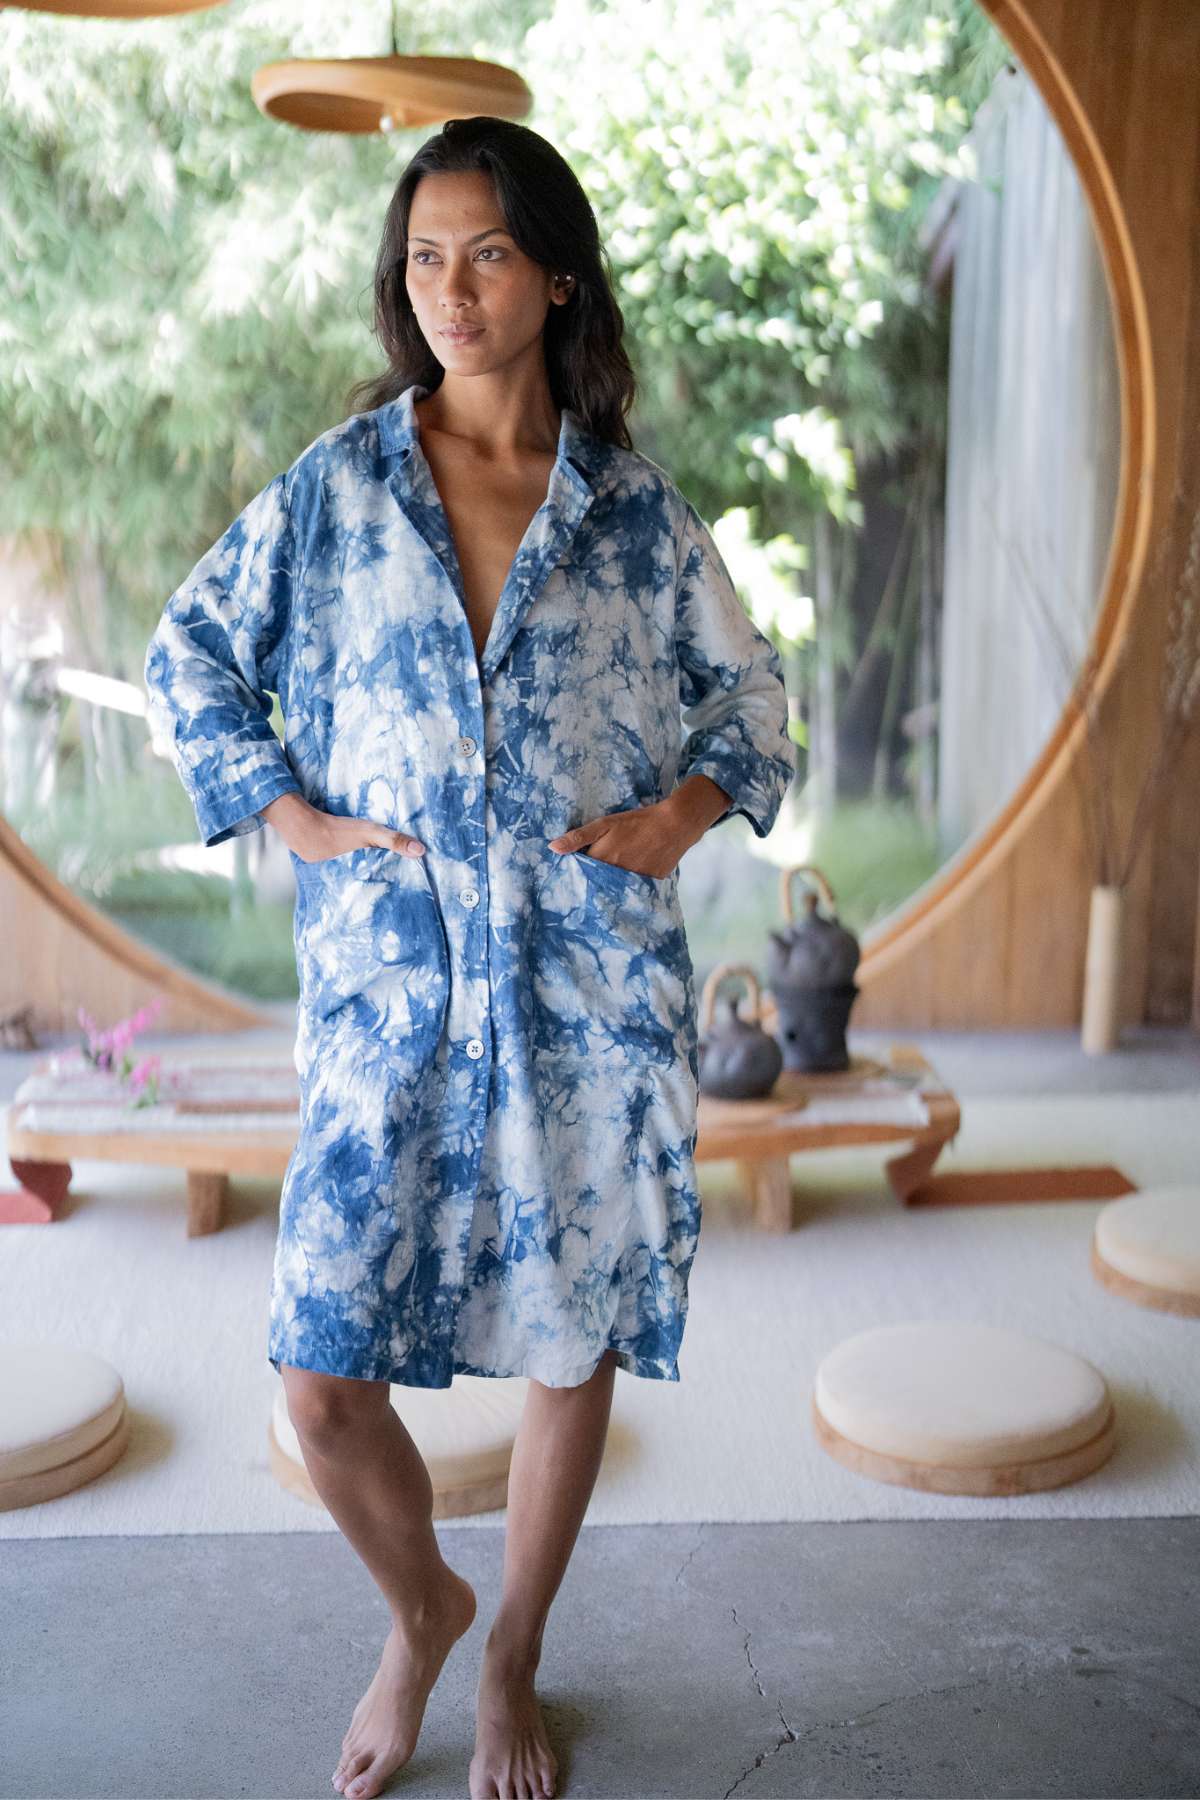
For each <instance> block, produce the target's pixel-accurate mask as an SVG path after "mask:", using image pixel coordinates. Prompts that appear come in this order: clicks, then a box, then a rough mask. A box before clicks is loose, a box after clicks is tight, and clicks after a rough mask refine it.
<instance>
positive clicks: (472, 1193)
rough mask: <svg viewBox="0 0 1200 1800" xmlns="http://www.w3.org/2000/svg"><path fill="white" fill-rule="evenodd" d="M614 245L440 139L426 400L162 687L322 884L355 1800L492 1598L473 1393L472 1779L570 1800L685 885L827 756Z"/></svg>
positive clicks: (554, 168) (158, 674) (644, 1304)
mask: <svg viewBox="0 0 1200 1800" xmlns="http://www.w3.org/2000/svg"><path fill="white" fill-rule="evenodd" d="M606 260H607V259H606V257H605V254H604V252H603V250H602V248H601V245H600V242H599V238H598V234H597V229H596V222H595V219H594V217H593V214H592V211H591V208H590V206H589V204H588V201H587V199H586V196H585V195H584V193H583V190H582V188H581V187H580V185H579V183H578V181H577V180H576V178H575V177H574V175H573V174H572V172H571V170H570V169H569V168H568V166H567V164H566V163H565V162H564V161H563V159H562V158H561V157H560V156H559V155H558V153H557V152H556V151H555V150H554V149H553V148H552V147H551V146H550V145H549V144H548V143H547V142H546V141H545V140H544V139H542V138H541V137H539V136H538V135H537V134H536V133H534V132H532V131H530V130H528V129H527V128H526V127H524V126H520V125H516V124H513V123H510V122H508V121H505V120H500V119H493V118H486V117H483V118H473V119H457V120H451V121H450V122H449V123H448V124H447V125H446V126H445V127H444V128H443V130H442V131H441V132H439V133H438V134H436V135H435V136H434V137H432V138H430V139H429V140H428V142H427V143H426V144H424V145H423V146H422V148H421V149H420V150H419V151H418V152H417V154H416V155H415V157H414V158H413V159H412V161H411V162H410V163H409V165H408V167H407V168H406V170H405V171H404V174H403V175H402V176H401V179H400V182H399V184H398V186H397V188H396V191H395V194H394V196H393V198H392V201H391V204H390V207H389V210H388V215H387V219H386V223H385V228H384V233H383V240H382V244H381V247H380V252H379V258H378V263H377V268H376V282H375V291H376V330H377V332H378V334H379V336H380V339H381V342H382V344H383V346H384V348H385V350H386V352H387V357H388V365H389V366H388V370H387V373H386V374H385V375H384V376H383V377H382V379H381V380H379V381H378V382H376V383H375V384H373V385H371V386H369V387H368V388H367V391H366V392H365V394H364V393H361V391H360V392H358V393H357V394H356V396H355V397H356V398H363V399H365V400H366V401H367V402H368V404H366V405H365V406H364V407H362V408H361V409H360V410H358V411H356V412H354V413H353V415H352V416H351V417H350V418H349V419H347V420H346V421H344V422H343V423H342V424H341V425H339V426H337V427H336V428H334V429H332V430H330V431H327V432H325V433H324V434H323V435H322V436H321V437H319V438H317V439H316V441H315V442H314V443H313V444H311V445H310V446H309V447H308V448H307V449H306V450H305V451H304V452H303V453H302V454H301V455H300V456H299V457H298V458H297V460H296V462H295V463H293V465H292V466H291V468H290V469H288V470H287V471H286V472H285V473H284V474H282V475H278V476H276V477H275V478H274V480H272V481H271V482H270V483H268V485H267V487H266V488H265V489H264V490H263V491H262V492H261V493H260V494H259V495H257V496H256V497H255V498H254V499H253V500H252V501H251V502H250V503H249V505H248V506H247V507H246V509H245V510H244V511H243V513H242V514H241V515H240V516H239V518H238V519H237V520H235V521H234V523H233V525H231V526H230V528H229V530H228V531H227V532H226V534H225V536H224V537H223V538H222V539H221V540H220V542H219V543H218V544H216V545H214V546H213V548H212V549H211V550H210V551H208V552H207V554H206V555H205V556H204V557H203V558H202V559H201V561H200V562H199V563H198V564H197V565H196V567H195V568H194V569H193V570H192V572H191V574H190V575H189V576H188V578H187V579H186V581H185V582H184V583H183V585H182V586H181V587H180V588H179V590H178V591H177V592H176V593H175V594H174V595H173V596H172V598H171V600H170V601H169V602H168V604H167V607H166V610H165V612H164V614H163V618H162V621H161V623H160V624H159V626H158V628H157V630H156V632H155V635H154V638H153V640H152V642H151V644H150V648H149V652H148V655H147V659H146V680H147V686H148V689H149V692H150V695H151V704H152V713H153V716H154V717H155V718H156V719H157V720H159V721H161V723H162V724H163V725H164V726H165V727H166V729H167V735H168V736H169V738H170V741H171V743H172V754H173V756H174V759H175V762H176V766H177V768H178V770H179V773H180V775H181V778H182V779H183V781H184V783H185V786H186V787H187V790H188V792H189V795H190V797H191V799H192V802H193V804H194V807H195V810H196V818H197V823H198V826H199V829H200V833H201V836H202V837H203V838H204V841H205V842H206V843H209V844H216V843H220V842H221V841H222V840H223V839H225V838H227V837H230V836H232V835H235V834H239V833H243V832H248V831H252V830H255V829H257V828H258V827H260V826H261V824H262V822H263V821H264V820H266V821H268V822H269V823H270V824H271V825H272V826H274V827H275V828H276V830H278V832H279V833H280V835H281V836H282V837H283V839H284V840H285V842H286V843H287V845H288V847H289V849H290V850H291V852H292V859H293V866H294V868H295V871H296V876H297V890H298V892H297V907H296V926H295V933H296V949H297V964H298V969H299V975H300V990H301V991H300V1005H299V1009H298V1015H297V1043H296V1066H297V1070H298V1072H299V1075H300V1092H301V1129H300V1134H299V1138H298V1142H297V1145H296V1149H295V1152H294V1155H293V1157H292V1159H291V1162H290V1164H289V1167H288V1170H287V1174H286V1177H285V1180H284V1185H283V1191H282V1195H281V1200H280V1224H279V1236H278V1243H277V1250H276V1256H275V1267H274V1276H273V1281H272V1289H271V1321H270V1343H269V1346H268V1348H269V1356H270V1361H271V1362H272V1364H273V1365H274V1367H275V1368H276V1369H277V1370H278V1371H279V1373H280V1375H281V1377H282V1379H283V1381H284V1384H285V1388H286V1393H287V1403H288V1409H289V1413H290V1416H291V1418H292V1420H293V1422H294V1424H295V1428H296V1431H297V1434H298V1437H299V1441H300V1444H301V1448H302V1450H303V1454H304V1460H305V1463H306V1466H307V1468H308V1471H309V1474H310V1475H311V1477H312V1481H313V1485H314V1487H315V1488H316V1489H317V1492H318V1493H319V1494H320V1496H321V1498H322V1500H323V1501H324V1502H325V1504H326V1506H327V1507H328V1508H329V1511H330V1512H331V1514H332V1515H333V1517H334V1519H335V1520H336V1522H337V1524H338V1526H339V1527H340V1528H341V1530H342V1531H343V1532H344V1533H345V1535H346V1537H347V1539H348V1540H349V1542H350V1543H351V1545H352V1546H353V1547H354V1549H355V1550H356V1551H357V1553H358V1554H359V1555H360V1556H361V1557H362V1559H363V1561H364V1562H365V1563H366V1565H367V1567H368V1568H369V1570H370V1571H371V1573H372V1575H373V1576H374V1577H375V1579H376V1581H377V1582H378V1584H379V1586H380V1588H381V1590H382V1592H383V1594H384V1596H385V1598H386V1600H387V1603H388V1607H389V1610H390V1613H391V1617H392V1621H393V1626H392V1631H391V1633H390V1635H389V1637H388V1640H387V1643H386V1645H385V1647H384V1651H383V1657H382V1660H381V1662H380V1665H379V1669H378V1672H377V1674H376V1675H375V1678H374V1680H373V1681H372V1683H371V1686H370V1687H369V1689H368V1690H367V1693H366V1694H365V1695H364V1697H363V1699H362V1700H361V1702H360V1703H359V1706H358V1708H357V1710H356V1712H355V1714H354V1717H353V1719H352V1721H351V1724H350V1728H349V1730H348V1731H347V1733H346V1736H345V1739H344V1741H343V1746H342V1758H341V1761H340V1762H339V1764H338V1766H337V1770H336V1772H335V1774H334V1777H333V1785H334V1787H335V1788H336V1789H338V1791H339V1792H342V1793H345V1794H347V1795H353V1796H356V1797H357V1796H362V1795H374V1794H378V1793H379V1792H380V1791H381V1789H382V1787H383V1785H384V1783H385V1782H386V1781H387V1779H388V1777H389V1776H390V1775H391V1773H392V1772H393V1770H395V1769H397V1768H398V1767H399V1766H400V1765H401V1764H402V1763H404V1762H406V1761H407V1760H408V1758H409V1757H410V1756H411V1755H412V1752H413V1749H414V1747H415V1744H416V1740H417V1733H418V1731H419V1728H420V1724H421V1720H422V1716H423V1713H424V1708H425V1703H426V1700H427V1697H428V1694H429V1691H430V1689H431V1687H432V1685H433V1683H434V1681H435V1680H436V1679H437V1676H438V1673H439V1671H440V1669H441V1667H442V1664H443V1662H444V1660H445V1658H446V1656H447V1654H448V1652H449V1650H450V1648H451V1646H452V1644H453V1643H454V1642H455V1640H456V1639H457V1638H458V1637H460V1636H461V1635H462V1634H463V1632H465V1631H466V1630H467V1628H468V1627H469V1625H470V1624H471V1621H472V1619H473V1617H474V1613H475V1596H474V1593H473V1591H472V1590H471V1588H470V1587H469V1585H468V1584H467V1583H466V1582H465V1581H463V1580H462V1579H461V1578H460V1577H459V1576H458V1575H457V1574H455V1573H454V1572H453V1570H451V1569H450V1568H449V1567H448V1565H447V1564H446V1562H445V1561H444V1560H443V1558H442V1555H441V1551H440V1548H439V1545H438V1541H437V1538H436V1536H435V1533H434V1530H433V1526H432V1523H431V1510H432V1489H431V1485H430V1480H429V1476H428V1472H427V1470H426V1468H425V1465H424V1463H423V1461H422V1459H421V1456H420V1454H419V1452H418V1450H417V1448H416V1446H415V1444H414V1442H413V1440H412V1438H411V1436H410V1435H409V1433H408V1431H407V1430H406V1428H405V1426H404V1423H403V1420H402V1418H401V1417H400V1416H399V1414H398V1413H397V1411H396V1410H395V1409H394V1408H393V1407H392V1406H391V1404H390V1391H389V1385H390V1383H393V1382H396V1383H401V1384H407V1385H412V1386H422V1387H448V1386H449V1385H450V1383H451V1381H452V1379H453V1377H454V1375H455V1374H466V1375H472V1376H494V1377H511V1376H524V1377H526V1378H527V1382H528V1389H527V1398H526V1402H525V1409H524V1413H523V1416H522V1419H521V1424H520V1428H519V1431H518V1435H517V1439H516V1443H515V1446H514V1451H513V1456H512V1465H511V1473H510V1477H509V1486H508V1505H507V1539H506V1553H505V1566H504V1588H503V1598H502V1601H501V1605H500V1608H499V1611H498V1613H497V1616H496V1618H495V1620H494V1622H493V1624H492V1626H491V1629H490V1631H489V1633H488V1636H487V1641H486V1645H485V1648H484V1653H483V1663H482V1671H481V1675H480V1681H479V1689H478V1714H477V1731H476V1745H475V1753H474V1756H473V1759H472V1761H471V1765H470V1792H471V1794H472V1796H495V1795H516V1796H533V1795H549V1794H552V1793H553V1792H554V1776H555V1769H556V1759H555V1757H554V1754H553V1752H552V1751H551V1749H550V1746H549V1743H548V1741H547V1738H546V1733H545V1729H544V1726H543V1722H542V1718H541V1714H540V1711H539V1708H538V1704H537V1700H536V1697H535V1692H534V1675H535V1671H536V1669H537V1666H538V1661H539V1658H540V1654H541V1647H542V1636H543V1631H544V1628H545V1623H546V1618H547V1614H548V1612H549V1608H550V1605H551V1602H552V1600H553V1598H554V1595H555V1593H556V1592H557V1590H558V1587H559V1584H560V1582H561V1580H562V1577H563V1573H564V1571H565V1569H566V1566H567V1561H568V1558H569V1556H570V1553H571V1550H572V1548H573V1546H574V1543H575V1540H576V1537H577V1534H578V1531H579V1528H580V1525H581V1523H582V1520H583V1517H584V1513H585V1511H586V1508H587V1504H588V1500H589V1498H590V1495H591V1492H592V1488H593V1484H594V1482H595V1479H596V1475H597V1471H598V1469H599V1465H600V1460H601V1456H602V1453H603V1448H604V1442H605V1434H606V1430H607V1425H608V1419H609V1411H610V1406H611V1402H612V1393H613V1383H614V1379H615V1370H616V1369H617V1368H618V1367H621V1368H623V1369H625V1370H626V1371H627V1372H628V1373H631V1374H634V1375H640V1376H643V1377H646V1378H649V1379H652V1380H667V1381H677V1380H678V1379H679V1371H678V1366H677V1354H678V1350H679V1345H680V1341H681V1337H682V1333H683V1326H684V1319H685V1316H686V1311H687V1281H688V1275H689V1271H690V1268H691V1264H692V1260H693V1256H694V1253H695V1249H696V1243H697V1238H698V1233H699V1227H700V1202H699V1196H698V1194H697V1190H696V1185H695V1171H694V1166H693V1161H692V1152H693V1149H694V1145H695V1108H696V1095H697V1088H696V1077H697V1053H696V1020H695V992H694V986H693V970H692V965H691V961H690V958H689V955H688V949H687V941H686V936H685V932H684V927H683V919H682V916H681V912H680V908H679V902H678V896H677V880H678V864H679V860H680V857H681V856H682V855H683V854H684V852H685V851H686V850H687V849H688V848H689V846H690V845H692V844H693V843H695V842H696V841H697V839H698V838H700V837H701V836H702V835H703V833H704V832H705V831H706V830H707V829H708V828H709V827H710V826H711V825H713V824H714V823H715V822H716V821H717V820H718V819H720V818H722V817H725V816H729V815H730V814H731V813H733V812H741V813H743V814H744V815H745V816H746V817H747V818H749V819H750V821H751V824H752V825H753V828H754V830H755V831H756V832H757V833H758V834H759V835H760V836H765V835H766V833H767V832H768V831H769V830H770V828H771V825H772V823H773V822H774V819H775V817H776V815H777V813H778V810H779V807H780V805H781V803H782V799H783V795H784V792H785V790H786V788H787V785H788V782H789V780H790V777H791V771H792V754H791V746H790V741H789V738H788V733H787V718H786V697H785V693H784V687H783V680H782V673H781V667H780V662H779V658H778V655H777V652H776V651H775V649H774V647H773V646H772V645H771V644H770V643H769V642H768V641H767V640H766V638H764V637H763V636H762V634H761V633H759V632H758V631H757V630H756V629H755V627H754V626H753V624H752V623H751V621H750V620H749V618H748V617H747V615H746V612H745V609H744V608H743V607H742V605H741V604H740V602H739V601H738V599H737V596H736V593H735V591H734V588H733V585H732V583H731V581H730V579H729V575H728V572H727V570H726V569H725V566H724V564H723V563H722V562H721V559H720V557H719V555H718V553H717V550H716V546H715V544H714V542H713V540H712V538H711V536H710V535H709V533H708V531H707V529H706V528H705V526H704V525H703V523H702V522H701V520H700V518H699V515H698V514H697V512H696V511H695V509H694V507H692V506H691V504H690V503H689V502H688V501H687V500H685V498H684V497H683V495H682V494H681V493H680V491H679V490H678V489H677V488H676V487H675V486H674V484H673V483H672V482H671V481H670V479H669V478H668V477H667V476H666V475H665V473H664V472H663V470H662V469H660V468H659V467H658V466H657V465H656V464H655V463H653V462H651V461H650V460H649V459H648V458H647V457H644V456H642V455H640V454H639V453H637V452H636V451H634V450H633V448H632V446H631V444H630V439H629V434H628V431H627V428H626V426H625V422H624V415H625V413H626V412H627V411H628V409H629V407H630V405H631V403H632V398H633V391H634V380H633V375H632V371H631V369H630V365H629V362H628V359H627V357H626V355H625V353H624V350H623V349H622V345H621V331H622V319H621V314H620V310H619V308H618V306H617V303H616V301H615V299H614V297H613V294H612V291H611V289H610V286H609V282H608V279H607V276H606V272H605V265H606ZM270 693H278V695H279V697H280V700H281V704H282V709H283V712H284V715H285V720H286V725H285V731H284V739H283V744H282V745H281V744H280V742H279V739H278V738H277V737H276V735H275V734H274V732H273V730H272V728H271V727H270V725H269V724H268V722H267V721H268V716H269V713H270V711H271V701H270V699H269V698H268V697H267V696H268V695H269V694H270ZM685 728H686V735H685Z"/></svg>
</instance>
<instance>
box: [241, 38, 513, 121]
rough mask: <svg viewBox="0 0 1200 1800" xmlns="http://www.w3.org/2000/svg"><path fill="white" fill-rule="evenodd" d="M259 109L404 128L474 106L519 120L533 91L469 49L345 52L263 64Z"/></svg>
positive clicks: (257, 83) (254, 80)
mask: <svg viewBox="0 0 1200 1800" xmlns="http://www.w3.org/2000/svg"><path fill="white" fill-rule="evenodd" d="M250 91H251V93H252V94H253V95H254V99H255V102H256V104H257V105H258V107H259V108H260V110H261V111H263V112H265V113H268V114H269V115H270V116H271V118H273V119H283V120H284V121H285V122H286V123H287V124H288V125H299V126H300V127H301V128H302V129H303V130H304V131H359V132H372V131H401V130H403V129H404V128H405V127H407V126H412V125H435V124H440V123H441V122H442V121H443V120H444V119H453V118H462V117H464V116H467V115H470V114H473V113H490V114H492V115H493V116H494V117H496V118H502V119H519V118H520V117H521V116H522V114H524V113H527V112H528V111H529V108H530V105H531V103H532V100H533V96H532V94H531V93H530V91H529V89H528V88H527V87H526V85H525V83H524V82H523V81H522V80H521V77H520V76H519V75H517V74H515V73H514V72H513V70H512V69H506V68H505V67H504V66H503V65H502V64H501V63H490V62H480V61H478V60H477V59H476V58H475V57H471V56H398V55H397V56H343V57H337V58H333V59H329V60H318V59H315V58H313V59H309V58H306V59H304V60H303V61H296V62H277V63H264V64H263V66H262V68H261V69H256V70H255V71H254V74H253V76H252V77H251V81H250Z"/></svg>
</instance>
